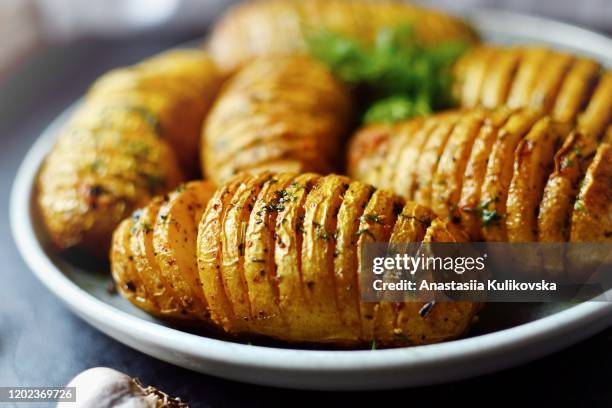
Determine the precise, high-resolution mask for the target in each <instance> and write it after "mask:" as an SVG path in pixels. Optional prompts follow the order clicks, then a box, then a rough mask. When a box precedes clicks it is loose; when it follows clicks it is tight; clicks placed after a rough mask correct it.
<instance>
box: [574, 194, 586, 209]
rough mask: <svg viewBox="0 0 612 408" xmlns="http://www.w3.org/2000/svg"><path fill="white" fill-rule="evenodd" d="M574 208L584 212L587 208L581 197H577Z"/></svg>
mask: <svg viewBox="0 0 612 408" xmlns="http://www.w3.org/2000/svg"><path fill="white" fill-rule="evenodd" d="M574 210H576V211H580V212H586V210H587V209H586V208H585V207H584V201H583V200H582V197H578V199H577V200H576V202H575V203H574Z"/></svg>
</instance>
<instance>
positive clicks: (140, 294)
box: [110, 218, 158, 315]
mask: <svg viewBox="0 0 612 408" xmlns="http://www.w3.org/2000/svg"><path fill="white" fill-rule="evenodd" d="M133 227H134V220H132V218H126V219H125V220H123V222H121V224H119V226H118V227H117V229H116V230H115V232H114V233H113V245H112V251H111V258H110V259H111V273H112V275H113V279H114V280H115V286H116V288H117V290H118V291H119V293H121V295H123V297H125V298H126V299H127V300H129V301H130V302H131V303H133V304H134V305H135V306H137V307H139V308H141V309H143V310H145V311H146V312H147V313H151V314H154V315H157V314H158V308H157V304H155V302H154V300H153V298H152V296H151V293H148V292H147V291H146V288H145V285H144V283H143V282H142V279H141V278H140V275H139V274H138V271H137V270H136V268H135V267H134V255H132V251H131V249H130V234H131V232H130V230H131V229H132V228H133Z"/></svg>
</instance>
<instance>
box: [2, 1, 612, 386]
mask: <svg viewBox="0 0 612 408" xmlns="http://www.w3.org/2000/svg"><path fill="white" fill-rule="evenodd" d="M478 13H480V15H481V16H482V15H484V14H483V13H485V14H488V15H489V16H490V15H491V14H490V13H492V11H490V10H487V11H482V12H478ZM478 13H475V14H478ZM493 13H498V12H493ZM501 14H503V15H504V16H505V18H507V16H508V15H513V16H520V17H521V18H528V19H529V20H530V21H532V22H539V23H541V22H542V21H545V22H546V23H547V24H548V23H554V24H562V25H563V26H564V27H568V26H569V27H572V28H577V27H574V26H571V25H569V24H565V23H559V22H554V21H552V20H548V19H543V18H540V17H533V16H525V15H519V14H516V13H511V12H502V13H501ZM577 29H579V30H581V31H586V32H587V33H589V35H595V36H598V37H601V38H600V39H602V38H603V39H604V40H606V41H607V42H608V44H609V45H612V39H609V38H607V37H605V36H602V35H601V34H597V33H595V32H592V31H589V30H585V29H582V28H577ZM610 50H611V58H612V46H611V47H610ZM77 103H78V101H77V102H76V103H75V104H74V105H72V106H71V107H69V108H68V109H66V110H65V111H64V112H63V113H62V114H60V115H59V116H58V117H56V118H55V119H54V120H53V122H52V123H51V124H50V125H49V126H48V127H46V128H45V130H44V131H43V132H42V133H41V134H40V136H39V137H38V138H37V139H36V142H35V143H34V144H33V145H32V146H31V147H30V149H29V150H28V152H27V154H26V155H25V157H24V159H23V161H22V163H21V165H20V167H19V170H18V172H17V175H16V177H15V179H14V181H13V185H12V188H11V196H10V210H9V211H10V217H9V218H10V226H11V231H12V234H13V238H14V241H15V242H16V244H17V248H18V250H19V252H20V254H21V256H22V258H23V259H24V260H25V262H26V264H27V265H28V267H29V268H30V270H32V271H33V272H34V274H35V275H36V276H37V278H38V279H39V280H40V281H41V282H42V283H43V284H44V285H45V286H46V287H47V288H48V289H49V290H50V291H51V292H52V293H54V294H55V295H56V296H57V297H58V298H59V299H60V300H61V301H62V302H64V303H65V304H66V305H67V306H68V307H69V308H70V309H71V310H72V311H73V312H75V313H76V314H77V315H79V316H80V317H81V318H83V319H84V320H86V321H87V322H89V323H90V324H92V325H93V326H95V327H96V328H98V329H99V330H101V331H102V332H104V333H106V334H107V335H110V336H111V337H113V338H115V339H117V340H118V341H120V342H123V343H125V344H128V345H129V346H131V347H133V348H136V349H139V350H140V351H143V352H145V353H147V354H149V355H152V356H154V357H156V358H159V359H162V360H165V361H168V362H171V363H174V364H179V365H182V366H186V367H187V368H191V369H194V370H197V371H201V372H206V373H208V374H213V375H217V376H221V377H226V378H231V379H235V380H241V381H247V382H253V383H260V384H266V385H281V386H289V387H292V388H308V389H367V388H369V389H383V388H394V387H398V386H407V385H422V384H431V383H434V382H443V381H447V380H452V379H457V378H462V377H467V376H471V375H475V374H482V373H484V372H489V371H493V370H495V369H501V368H506V367H509V366H511V365H515V364H518V363H522V362H525V361H527V360H530V359H532V358H535V357H536V356H541V355H544V354H547V353H550V352H553V351H555V350H557V349H560V348H562V347H565V346H567V345H569V344H571V343H573V342H575V341H578V340H581V339H583V338H585V337H588V336H590V335H592V334H594V333H595V332H597V331H599V330H601V329H603V328H605V327H606V326H608V324H610V323H612V302H586V303H582V304H579V305H576V306H573V307H571V308H569V309H567V310H563V311H560V312H556V313H554V314H552V315H549V316H546V317H542V318H540V319H537V320H535V321H531V322H528V323H524V324H521V325H518V326H515V327H511V328H508V329H503V330H500V331H496V332H492V333H486V334H482V335H478V336H475V337H469V338H464V339H459V340H453V341H449V342H445V343H439V344H432V345H425V346H418V347H407V348H398V349H385V350H376V351H374V352H373V351H371V350H302V349H285V348H274V347H263V346H255V345H247V344H240V343H234V342H228V341H223V340H218V339H213V338H208V337H203V336H198V335H195V334H191V333H187V332H183V331H180V330H177V329H173V328H170V327H167V326H163V325H161V324H158V323H156V322H151V321H147V320H144V319H141V318H139V317H137V316H134V315H131V314H130V313H128V312H125V311H122V310H119V309H117V308H115V307H113V306H111V305H109V304H106V303H104V302H102V301H101V300H99V299H97V298H96V297H94V296H92V295H90V294H89V293H87V292H85V291H83V290H82V289H81V288H80V287H79V286H77V285H76V284H75V283H74V282H72V281H71V280H70V279H69V278H68V277H67V276H66V275H65V274H64V273H63V272H62V271H61V270H60V269H59V268H58V267H57V266H56V265H55V264H53V262H52V261H51V259H50V258H49V257H48V256H47V254H46V253H45V250H44V248H43V246H42V244H41V242H39V240H38V239H37V237H36V233H35V231H34V224H33V220H32V213H31V211H30V209H31V203H32V193H33V189H34V186H35V178H36V174H37V173H38V170H39V168H40V165H41V164H42V162H43V160H44V157H45V156H46V154H47V152H48V151H49V149H50V148H51V146H52V145H53V143H54V142H55V139H56V133H57V132H56V130H57V129H58V128H59V127H60V126H61V125H62V124H63V123H64V122H65V120H66V119H67V116H68V115H69V114H70V111H71V110H72V109H73V108H74V106H75V105H76V104H77ZM578 329H582V330H578ZM576 331H579V333H576ZM555 337H558V339H557V342H556V346H555V347H550V346H548V347H549V348H548V349H547V350H544V351H541V350H540V351H538V352H534V351H533V350H532V351H531V352H529V351H527V350H526V349H527V348H528V346H529V345H533V344H540V345H543V344H544V343H547V342H551V341H552V339H553V338H555ZM169 343H171V346H169ZM172 350H174V351H176V352H178V353H179V354H182V355H183V358H182V359H180V360H181V361H180V362H178V363H177V361H176V360H177V358H176V356H174V357H173V356H168V355H167V353H168V352H170V351H172ZM517 351H524V353H523V354H522V355H520V356H518V357H517V356H514V355H512V356H510V357H511V358H508V354H513V352H517ZM504 355H505V358H504ZM494 356H495V358H494V359H493V360H495V359H498V360H496V361H494V362H489V363H488V364H487V362H486V360H487V359H491V358H492V357H494ZM189 358H195V359H196V361H194V362H191V363H190V362H189V361H188V359H189ZM474 361H476V362H477V363H478V364H474V363H473V362H474ZM198 362H199V363H198ZM462 362H463V363H467V362H472V363H473V366H471V367H469V368H468V370H467V371H469V374H466V373H465V372H462V373H458V372H457V370H456V369H457V367H460V366H461V363H462ZM202 363H204V367H203V366H202ZM477 365H478V367H476V366H477ZM453 367H454V368H455V369H454V370H453ZM441 368H447V369H448V370H449V372H448V373H443V374H442V375H440V369H441ZM244 369H249V370H254V371H257V370H263V372H267V373H268V374H270V375H272V373H276V375H277V377H278V375H281V373H288V372H291V373H293V374H297V375H301V374H307V375H308V374H314V373H316V374H318V375H321V379H327V380H329V378H332V377H337V376H338V375H346V376H349V377H351V374H354V375H358V374H361V375H363V374H364V373H368V374H376V373H380V374H384V378H392V377H390V376H391V375H393V374H394V373H397V372H405V371H410V372H419V373H423V371H422V370H425V371H426V373H425V375H423V376H422V377H420V378H409V379H406V378H403V379H402V378H398V379H397V380H396V381H393V380H392V379H391V380H390V382H389V383H387V384H380V383H378V382H376V381H374V380H373V381H372V382H371V383H370V385H372V386H371V387H370V386H369V385H368V384H364V383H363V382H356V383H355V384H353V385H351V384H350V383H346V382H342V381H340V382H336V383H334V381H333V379H332V380H329V381H330V382H329V383H327V384H320V383H319V382H320V381H319V382H317V380H316V379H314V380H311V381H306V382H304V383H303V384H299V383H293V382H291V381H290V380H291V378H287V379H286V380H285V381H283V379H282V378H277V377H276V378H274V379H271V378H265V376H261V378H257V377H256V376H253V375H252V373H248V374H241V373H240V372H239V371H240V370H244ZM427 372H429V374H427ZM272 376H273V375H272ZM330 376H332V377H330ZM289 377H291V376H289ZM353 377H354V376H353ZM302 378H303V377H302Z"/></svg>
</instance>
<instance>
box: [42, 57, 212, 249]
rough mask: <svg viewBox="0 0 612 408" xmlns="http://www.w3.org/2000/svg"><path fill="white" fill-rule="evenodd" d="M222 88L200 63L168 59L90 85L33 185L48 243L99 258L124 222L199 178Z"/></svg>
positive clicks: (206, 59) (113, 73)
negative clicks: (210, 116) (212, 109)
mask: <svg viewBox="0 0 612 408" xmlns="http://www.w3.org/2000/svg"><path fill="white" fill-rule="evenodd" d="M220 81H221V76H220V75H219V74H218V72H217V69H216V67H215V66H214V64H213V62H212V60H211V59H210V58H209V57H207V56H206V55H205V54H203V53H202V52H200V51H193V50H175V51H169V52H166V53H163V54H161V55H158V56H155V57H153V58H151V59H150V60H147V61H145V62H142V63H140V64H138V65H135V66H133V67H127V68H121V69H117V70H114V71H111V72H109V73H108V74H105V75H104V76H102V77H101V78H100V79H99V80H98V81H97V82H96V83H94V85H93V86H92V87H91V89H90V91H89V92H88V94H87V95H86V97H85V100H84V101H83V103H82V104H81V105H80V106H79V107H78V108H77V109H76V111H75V112H74V113H73V115H72V117H71V118H70V119H69V121H68V123H67V124H66V125H65V126H64V127H63V129H62V130H61V131H60V134H59V135H58V141H57V143H56V145H55V147H54V148H53V149H52V151H51V152H50V153H49V155H48V157H47V158H46V160H45V163H44V165H43V166H42V168H41V170H40V174H39V176H38V183H37V187H38V196H37V203H38V207H39V209H40V212H41V215H42V220H43V224H44V226H45V227H46V230H47V232H48V234H49V236H50V238H51V240H52V242H53V243H54V244H55V245H56V246H57V247H58V248H60V249H66V248H71V247H78V248H80V249H84V250H87V251H89V252H92V253H94V254H97V255H99V256H103V257H106V256H107V255H108V250H109V248H110V241H111V235H112V232H113V229H114V228H115V227H116V226H117V224H119V222H121V220H123V219H124V218H125V217H126V216H127V215H129V214H130V213H131V212H132V211H133V210H134V209H135V208H138V207H141V206H143V205H144V204H146V203H147V202H148V201H149V200H150V199H151V197H153V196H155V195H157V194H161V193H163V192H165V191H167V190H169V189H171V188H173V187H175V186H176V185H178V184H179V183H180V182H182V181H184V180H185V178H186V177H192V176H193V175H194V174H197V169H198V167H199V166H198V153H197V152H198V143H199V134H200V129H201V126H202V121H203V118H204V115H205V113H206V112H207V110H208V108H209V106H210V105H211V103H212V100H213V98H214V96H215V94H216V92H217V89H218V87H219V85H220Z"/></svg>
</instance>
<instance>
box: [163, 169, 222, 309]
mask: <svg viewBox="0 0 612 408" xmlns="http://www.w3.org/2000/svg"><path fill="white" fill-rule="evenodd" d="M213 192H214V190H213V188H212V186H211V185H210V184H208V183H206V182H202V181H193V182H190V183H187V184H184V185H182V186H179V187H178V188H177V189H176V190H174V191H173V192H171V193H169V194H168V195H167V200H166V201H165V202H164V203H163V204H162V205H161V207H160V208H159V212H158V215H157V218H156V220H155V224H154V226H153V251H154V256H155V260H156V263H157V264H158V265H159V267H160V269H161V270H162V274H163V275H164V276H165V277H166V279H169V280H170V281H171V282H172V287H173V289H174V290H175V293H176V296H178V297H179V298H180V299H181V304H183V305H184V307H185V309H186V310H189V313H190V314H193V315H198V316H202V317H203V318H204V319H206V316H207V315H208V310H207V303H206V298H205V297H204V293H203V291H202V282H201V281H200V276H199V273H198V269H197V258H196V250H197V243H196V240H197V236H198V224H199V222H200V218H201V217H202V213H203V212H204V208H205V206H206V204H207V203H208V200H209V199H210V197H211V196H212V195H213Z"/></svg>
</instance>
